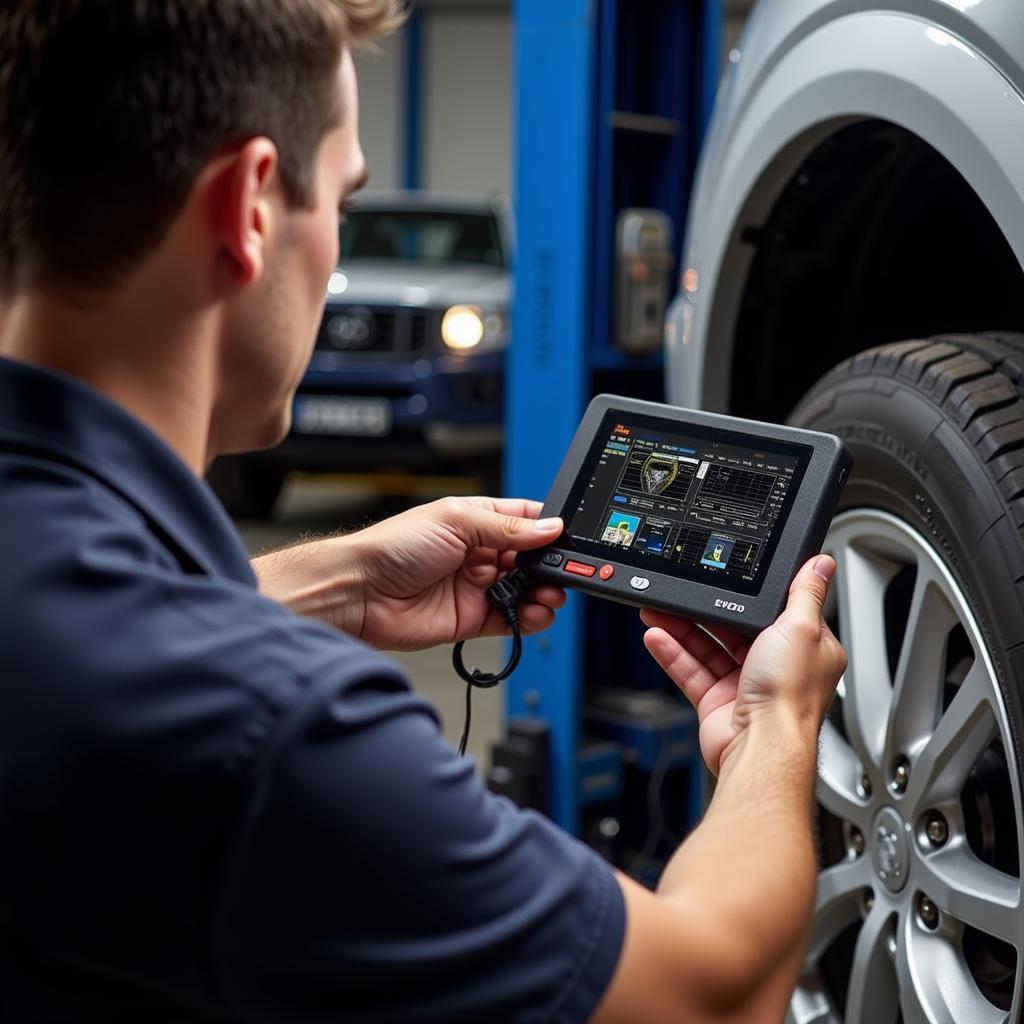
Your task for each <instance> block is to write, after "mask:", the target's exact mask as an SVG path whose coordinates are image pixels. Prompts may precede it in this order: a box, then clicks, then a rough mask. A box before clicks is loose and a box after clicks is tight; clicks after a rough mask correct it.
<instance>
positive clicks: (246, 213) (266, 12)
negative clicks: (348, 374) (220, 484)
mask: <svg viewBox="0 0 1024 1024" xmlns="http://www.w3.org/2000/svg"><path fill="white" fill-rule="evenodd" d="M400 19H401V4H400V2H399V0H46V2H40V0H10V2H8V3H6V4H4V5H3V6H2V7H0V182H3V186H2V188H0V299H7V300H11V299H13V298H15V297H16V296H18V295H21V294H24V293H26V292H33V291H52V292H59V293H63V294H65V295H68V296H72V297H73V299H74V301H77V302H80V303H83V304H88V303H90V302H92V301H94V300H95V301H97V302H100V303H102V302H103V301H104V297H105V296H109V295H110V294H113V293H116V292H117V291H118V289H120V288H123V287H125V286H126V285H127V284H129V283H130V282H131V281H132V278H133V275H135V274H137V273H138V272H139V271H140V268H142V267H144V266H145V265H146V264H147V262H148V261H150V260H153V259H157V258H158V257H159V255H160V253H161V251H162V250H163V249H164V248H166V247H168V246H171V247H173V245H174V243H175V240H176V239H180V240H182V242H183V244H184V243H185V241H187V244H189V245H191V246H192V247H193V248H194V250H195V262H196V264H197V268H196V275H197V277H196V282H191V281H190V280H188V279H190V276H191V265H190V264H189V263H187V262H184V263H183V262H182V261H181V260H180V259H179V260H178V261H177V262H175V261H174V260H173V259H170V260H167V261H165V266H166V267H170V268H174V269H175V270H176V271H178V270H180V271H181V272H180V273H177V274H176V275H175V276H176V277H178V279H179V280H178V281H168V287H169V288H172V289H174V288H175V287H177V286H179V285H180V286H181V287H182V288H184V290H186V291H187V290H188V285H189V284H191V283H199V284H201V286H202V288H207V289H208V290H209V292H210V294H208V295H205V296H202V297H201V298H200V297H198V296H197V297H196V301H197V302H198V301H202V302H205V303H206V304H207V305H208V306H209V305H210V304H212V303H218V304H219V308H221V311H222V317H221V319H222V322H223V330H222V331H221V333H222V335H223V337H222V338H221V339H220V340H221V342H222V344H221V350H220V355H221V358H222V361H223V363H224V369H225V374H231V373H233V374H235V375H236V376H235V379H231V378H230V376H225V377H224V379H223V380H222V381H221V382H220V385H219V390H220V392H221V394H219V395H218V400H221V401H223V402H224V403H225V404H226V405H234V406H236V407H238V406H240V408H235V409H234V410H232V412H234V413H237V414H238V417H239V418H240V420H243V421H244V420H245V419H246V414H247V413H249V414H251V415H254V416H257V417H259V416H260V415H263V414H261V413H260V412H259V410H257V409H248V410H246V409H245V408H244V406H245V404H246V395H248V396H249V403H250V404H251V405H255V404H257V403H263V405H267V403H270V404H273V403H275V402H276V403H277V404H278V405H285V406H286V405H287V399H288V397H290V393H291V390H292V389H293V388H294V386H295V384H296V383H297V379H298V376H300V375H301V370H302V367H303V366H304V364H305V362H306V360H308V355H309V346H310V343H311V340H312V335H313V333H315V328H316V318H317V317H318V316H319V305H320V303H321V301H322V298H323V289H324V285H325V282H326V278H327V276H328V275H329V273H330V270H331V269H332V267H333V264H334V262H335V261H336V247H337V208H338V204H339V203H340V202H341V201H343V199H344V197H345V195H346V194H347V193H348V192H349V191H351V190H352V189H353V188H354V187H357V186H358V184H359V183H360V182H359V179H361V178H362V177H363V175H364V174H365V169H364V166H363V160H362V154H361V152H360V150H359V144H358V136H357V110H356V106H357V99H356V92H355V75H354V71H353V69H352V64H351V57H350V50H351V48H352V47H353V46H358V45H361V44H365V43H369V42H370V41H372V39H373V38H375V37H377V36H380V35H382V34H384V33H385V32H387V31H390V30H391V29H392V28H393V27H394V26H395V25H396V24H397V23H398V22H399V21H400ZM204 241H209V243H210V247H209V252H210V253H211V254H212V255H213V259H212V260H208V261H207V262H209V263H210V267H209V268H208V267H206V266H205V265H204V251H203V250H204V245H203V243H204ZM207 270H210V271H211V272H209V273H207ZM194 290H195V289H193V291H194ZM190 294H191V293H190ZM145 340H146V339H145V338H140V339H139V344H140V345H142V344H145ZM285 378H287V379H285ZM282 417H283V420H282ZM265 418H266V422H264V423H263V424H262V425H260V426H257V427H256V428H255V431H254V432H252V433H248V434H247V433H246V432H244V431H240V432H239V435H238V436H237V437H230V436H225V437H224V438H223V439H222V442H223V443H222V444H221V446H220V447H221V448H222V449H229V448H232V447H238V446H249V445H253V446H255V445H258V444H261V443H272V442H273V441H274V440H276V439H277V437H279V436H280V434H281V432H282V429H283V427H284V426H285V425H286V423H287V411H282V409H280V408H279V409H276V410H270V409H269V408H268V409H267V412H266V414H265ZM222 419H223V417H222Z"/></svg>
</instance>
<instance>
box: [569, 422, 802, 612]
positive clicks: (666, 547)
mask: <svg viewBox="0 0 1024 1024" xmlns="http://www.w3.org/2000/svg"><path fill="white" fill-rule="evenodd" d="M811 452H812V449H811V448H810V447H808V446H806V445H801V444H792V443H789V442H783V441H768V440H763V441H762V440H760V439H753V438H751V437H750V436H745V435H742V434H737V433H734V432H732V431H726V430H716V429H712V428H706V427H696V426H693V427H685V428H682V430H681V429H680V424H678V423H672V422H671V421H666V420H660V419H656V418H653V417H644V416H629V417H627V416H625V415H624V414H623V413H615V412H612V413H609V414H608V415H607V416H606V417H605V419H604V421H603V423H602V425H601V430H600V432H599V434H598V437H597V440H596V442H595V444H594V448H593V450H592V451H591V452H590V453H589V455H588V458H587V461H586V463H585V465H584V469H583V473H582V474H581V478H580V481H579V483H578V484H577V486H576V487H575V489H574V491H573V493H572V494H571V495H570V499H569V504H568V506H567V507H566V509H565V510H564V513H563V518H564V519H565V521H566V524H567V525H566V532H565V535H564V537H563V544H564V545H565V546H567V547H570V548H571V549H573V550H576V551H579V552H581V553H585V554H588V555H591V556H594V557H596V558H604V559H607V560H610V561H614V562H620V563H625V564H627V565H631V566H636V567H639V568H643V569H647V570H649V571H651V572H660V573H665V574H668V575H672V576H679V577H682V578H685V579H690V580H694V581H696V582H699V583H708V584H710V585H711V586H715V587H721V588H723V589H725V590H733V591H737V592H739V593H743V594H756V593H757V592H758V591H759V590H760V587H761V583H762V581H763V579H764V574H765V571H766V569H767V567H768V565H769V564H770V562H771V557H772V554H773V553H774V551H775V547H776V545H777V544H778V539H779V534H780V533H781V531H782V528H783V526H784V525H785V522H786V519H787V517H788V515H789V511H790V508H791V507H792V503H793V499H794V497H795V495H796V491H797V489H798V487H799V485H800V480H801V479H802V477H803V474H804V470H805V469H806V468H807V464H808V462H809V461H810V457H811Z"/></svg>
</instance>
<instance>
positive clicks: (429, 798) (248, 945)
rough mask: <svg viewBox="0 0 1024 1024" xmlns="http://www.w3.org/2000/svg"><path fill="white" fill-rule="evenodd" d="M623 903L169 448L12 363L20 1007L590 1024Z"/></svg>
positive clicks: (9, 793)
mask: <svg viewBox="0 0 1024 1024" xmlns="http://www.w3.org/2000/svg"><path fill="white" fill-rule="evenodd" d="M624 916H625V914H624V908H623V903H622V896H621V892H620V890H619V888H618V885H617V883H616V881H615V879H614V877H613V875H612V873H611V871H610V870H609V868H608V867H607V865H606V864H605V863H604V862H603V861H602V860H601V859H600V858H599V857H597V856H596V855H595V854H594V853H593V852H592V851H591V850H589V849H587V848H586V847H585V846H583V845H582V844H580V843H577V842H576V841H575V840H573V839H571V838H569V837H568V836H566V835H565V834H563V833H561V832H559V831H558V830H557V829H556V828H554V827H553V826H552V825H551V824H550V823H549V822H548V821H546V820H545V819H544V818H542V817H540V816H538V815H536V814H533V813H528V812H522V811H520V810H518V809H517V808H515V807H514V806H513V805H512V804H510V803H509V802H507V801H505V800H503V799H500V798H498V797H495V796H494V795H492V794H490V793H489V792H488V791H487V790H486V789H485V787H484V786H483V785H482V784H481V782H480V780H479V778H478V776H477V775H476V773H475V772H474V770H473V766H472V763H471V762H470V761H468V760H465V759H462V758H459V757H458V756H456V754H455V752H454V751H453V750H452V748H451V747H450V746H449V745H448V744H447V743H446V742H445V741H444V739H443V737H442V734H441V732H440V729H439V726H438V719H437V716H436V713H435V712H434V710H433V709H432V708H431V707H430V706H429V705H428V704H426V703H425V702H424V701H423V700H421V699H420V698H419V697H417V696H416V695H415V694H414V693H413V692H412V691H411V690H410V688H409V685H408V683H407V682H406V680H405V678H403V675H402V673H401V671H400V670H399V668H398V667H396V665H395V664H394V663H393V662H391V661H389V660H388V659H387V658H385V657H383V656H382V655H380V654H378V653H376V652H375V651H373V650H372V649H370V648H368V647H367V646H365V645H364V644H361V643H359V642H358V641H356V640H354V639H352V638H351V637H348V636H345V635H343V634H341V633H339V632H336V631H334V630H332V629H330V628H328V627H327V626H324V625H320V624H318V623H315V622H312V621H307V620H305V619H301V618H299V617H298V616H295V615H293V614H291V613H290V612H289V611H287V610H286V609H285V608H283V607H282V606H280V605H279V604H277V603H275V602H273V601H270V600H268V599H266V598H264V597H262V596H261V595H260V594H259V592H258V590H257V586H256V580H255V577H254V575H253V572H252V569H251V568H250V566H249V563H248V560H247V558H246V555H245V551H244V550H243V548H242V545H241V543H240V541H239V538H238V536H237V534H236V533H235V531H234V528H233V527H232V524H231V522H230V521H229V520H228V518H227V517H226V516H225V514H224V513H223V511H222V510H221V508H220V506H219V505H218V504H217V502H216V500H215V499H214V497H213V496H212V494H211V493H210V491H209V490H208V488H207V487H206V485H205V484H204V483H202V482H201V481H199V480H197V479H196V478H195V477H194V476H193V475H192V474H191V473H190V472H189V470H188V469H187V467H186V466H185V465H184V464H183V463H182V462H181V461H180V460H179V459H178V458H177V456H176V455H175V454H174V453H173V452H172V451H171V450H170V448H168V447H167V446H166V445H165V444H164V443H163V442H162V441H161V440H160V439H158V438H157V437H156V436H155V435H154V434H153V433H151V432H150V431H149V430H148V429H147V428H146V427H144V426H143V425H142V424H141V423H139V422H138V421H137V420H135V419H134V418H133V417H131V416H130V415H129V414H128V413H127V412H125V411H124V410H122V409H121V408H120V407H118V406H117V405H115V404H114V403H112V402H110V401H108V400H107V399H105V398H104V397H102V396H101V395H99V394H97V393H96V392H94V391H92V390H91V389H89V388H87V387H86V386H84V385H83V384H81V383H79V382H77V381H75V380H73V379H71V378H68V377H65V376H63V375H60V374H56V373H51V372H48V371H44V370H41V369H38V368H34V367H31V366H28V365H25V364H20V363H16V362H13V361H11V360H5V359H0V1020H3V1021H4V1022H11V1024H26V1022H50V1021H61V1022H68V1021H76V1022H77V1021H83V1022H84V1021H90V1022H93V1021H94V1022H103V1024H122V1022H124V1024H127V1022H129V1021H130V1022H132V1024H153V1022H156V1024H164V1022H167V1024H170V1022H175V1024H178V1022H186V1021H188V1022H213V1021H218V1022H229V1021H230V1022H242V1021H253V1022H256V1021H258V1022H268V1024H269V1022H274V1024H278V1022H280V1024H306V1022H314V1021H325V1022H326V1021H330V1022H332V1024H333V1022H339V1021H371V1020H372V1021H375V1022H376V1021H380V1022H402V1024H411V1022H416V1021H443V1022H446V1024H449V1022H457V1021H487V1022H498V1021H521V1022H527V1021H529V1022H541V1021H565V1022H568V1021H582V1020H585V1019H586V1018H587V1016H588V1015H589V1014H590V1012H591V1011H592V1010H593V1008H594V1007H595V1005H596V1003H597V1002H598V1000H599V999H600V997H601V995H602V993H603V992H604V990H605V988H606V986H607V984H608V982H609V979H610V977H611V974H612V971H613V970H614V967H615V964H616V962H617V959H618V955H619V951H620V948H621V944H622V939H623V930H624Z"/></svg>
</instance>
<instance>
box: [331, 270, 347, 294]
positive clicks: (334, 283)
mask: <svg viewBox="0 0 1024 1024" xmlns="http://www.w3.org/2000/svg"><path fill="white" fill-rule="evenodd" d="M347 287H348V278H347V277H346V276H345V275H344V274H343V273H342V272H341V271H340V270H336V271H335V272H334V273H333V274H331V276H330V277H329V278H328V279H327V294H328V295H340V294H341V293H342V292H343V291H344V290H345V289H346V288H347Z"/></svg>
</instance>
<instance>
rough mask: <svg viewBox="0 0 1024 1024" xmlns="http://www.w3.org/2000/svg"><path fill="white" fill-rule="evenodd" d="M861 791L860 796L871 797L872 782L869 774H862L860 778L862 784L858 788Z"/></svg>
mask: <svg viewBox="0 0 1024 1024" xmlns="http://www.w3.org/2000/svg"><path fill="white" fill-rule="evenodd" d="M857 788H858V789H859V790H860V795H861V796H863V797H869V796H871V780H870V779H869V778H868V776H867V772H862V773H861V776H860V782H859V784H858V787H857Z"/></svg>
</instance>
